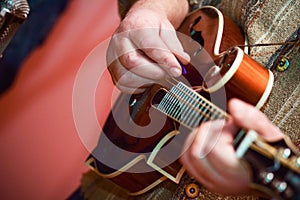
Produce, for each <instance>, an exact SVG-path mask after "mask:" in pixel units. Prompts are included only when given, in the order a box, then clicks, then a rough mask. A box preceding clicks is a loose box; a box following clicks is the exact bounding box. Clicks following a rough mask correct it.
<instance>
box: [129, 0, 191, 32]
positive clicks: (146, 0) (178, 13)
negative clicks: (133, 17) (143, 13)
mask: <svg viewBox="0 0 300 200" xmlns="http://www.w3.org/2000/svg"><path fill="white" fill-rule="evenodd" d="M137 9H151V10H153V11H154V12H156V13H158V14H159V15H161V16H164V17H166V18H167V19H168V20H169V21H170V22H171V24H172V25H173V26H174V27H175V28H177V27H179V25H180V24H181V22H182V21H183V19H184V18H185V16H186V14H187V13H188V10H189V5H188V1H187V0H163V1H162V0H139V1H137V2H135V3H134V4H133V5H132V7H131V9H130V10H129V12H128V13H127V14H129V13H131V12H134V11H135V10H137Z"/></svg>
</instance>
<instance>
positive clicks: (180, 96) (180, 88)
mask: <svg viewBox="0 0 300 200" xmlns="http://www.w3.org/2000/svg"><path fill="white" fill-rule="evenodd" d="M171 84H172V85H174V84H173V83H171ZM170 91H171V92H170ZM170 91H169V92H168V93H167V94H166V95H165V96H166V97H164V98H163V99H162V102H161V103H160V104H159V105H158V107H157V108H158V109H159V110H161V111H162V112H164V113H167V114H169V115H170V116H171V117H173V118H174V119H176V120H178V121H183V123H184V124H185V125H187V126H189V127H192V128H194V127H196V126H198V125H199V122H200V121H201V120H202V121H206V120H207V119H213V118H214V117H216V119H218V118H219V117H222V118H228V117H229V115H228V114H227V113H225V112H224V111H223V112H220V110H221V109H219V108H218V107H214V106H215V105H213V104H211V103H209V102H208V100H206V99H204V97H202V96H201V95H199V94H198V93H196V92H195V91H193V90H191V89H190V88H189V87H187V86H185V85H184V84H183V83H181V82H178V83H177V85H174V86H173V87H172V88H171V90H170ZM174 91H175V92H174ZM186 101H187V102H186ZM170 102H172V103H170ZM174 102H175V103H174ZM195 104H196V105H195ZM174 105H175V106H174ZM166 107H167V111H166ZM176 107H177V109H176ZM178 107H179V108H180V109H178ZM188 107H190V109H189V110H190V112H191V111H192V114H190V113H189V115H190V116H189V118H188V119H190V117H192V116H193V117H194V118H192V121H189V120H186V119H185V118H184V119H185V120H183V119H180V116H182V115H184V114H185V111H184V112H183V111H182V108H185V110H186V109H187V108H188ZM198 107H200V109H199V108H198ZM213 110H214V111H215V112H213ZM174 111H175V112H174ZM207 111H210V113H208V112H207ZM221 111H222V110H221ZM224 113H225V114H224ZM174 114H175V115H174ZM210 115H211V116H210ZM199 116H201V118H200V117H199ZM181 118H182V117H181Z"/></svg>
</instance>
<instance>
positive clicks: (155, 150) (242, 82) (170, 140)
mask: <svg viewBox="0 0 300 200" xmlns="http://www.w3.org/2000/svg"><path fill="white" fill-rule="evenodd" d="M178 31H179V32H181V33H183V34H184V35H186V36H188V37H191V38H193V39H194V41H196V42H195V45H190V44H189V42H186V41H182V45H183V47H184V49H185V50H186V51H187V52H189V53H190V54H191V58H192V60H191V64H189V65H187V66H184V67H185V71H186V72H185V73H184V74H183V75H182V77H180V78H179V79H178V81H181V82H183V83H186V84H188V85H189V86H190V87H191V88H194V87H195V88H199V86H202V85H203V80H204V79H205V75H207V74H208V75H210V73H211V68H213V67H215V66H220V65H219V64H220V63H221V64H222V67H221V68H220V73H219V76H220V77H218V78H216V80H215V77H213V75H211V76H210V77H212V80H213V81H212V83H210V84H209V85H206V86H205V87H200V88H201V89H200V90H197V93H199V94H200V95H201V96H203V97H204V98H205V99H207V100H208V101H211V102H213V103H214V104H216V105H217V106H218V107H220V108H221V109H223V110H226V103H227V102H228V100H229V99H231V98H239V99H242V100H244V101H246V102H249V103H251V104H252V105H256V106H257V107H258V108H260V107H261V106H262V105H263V104H264V102H265V101H266V100H267V98H268V96H269V94H270V91H271V88H272V84H273V76H272V73H271V72H270V71H268V70H267V69H265V68H264V67H262V66H261V65H260V64H258V63H257V62H255V61H254V60H252V59H251V58H250V57H249V56H247V55H246V54H245V53H244V50H242V49H241V48H238V47H235V46H236V45H241V44H242V45H243V44H245V38H244V34H243V32H242V31H241V30H240V28H239V27H238V26H237V25H236V24H235V23H233V22H232V21H231V20H230V19H229V18H228V17H226V16H224V15H222V13H221V12H220V11H218V10H217V9H216V8H214V7H209V6H207V7H202V8H200V9H198V10H196V11H195V12H193V13H191V14H190V15H189V16H187V18H186V19H185V21H184V22H183V23H182V25H181V27H180V28H179V29H178ZM225 36H226V37H225ZM197 45H198V46H197ZM195 46H197V47H196V48H195ZM232 47H233V51H232V52H228V53H226V55H227V54H228V55H227V56H226V58H225V59H223V60H222V59H221V57H222V56H221V55H222V53H224V52H226V51H227V50H228V49H230V48H232ZM199 48H204V49H205V50H206V52H207V53H206V54H209V56H210V59H209V60H207V59H206V58H205V57H201V56H202V55H201V54H199V56H196V57H193V54H194V53H195V52H196V51H197V50H199ZM206 54H205V55H206ZM224 55H225V54H224ZM203 66H204V67H203ZM169 89H170V87H169V86H168V85H161V84H155V85H153V86H152V87H150V88H149V89H148V90H147V91H146V92H144V93H142V94H135V95H129V94H123V93H121V95H120V96H119V98H118V100H117V101H116V103H115V104H114V107H113V109H112V111H111V112H110V114H109V116H108V118H107V120H106V123H105V125H104V127H103V131H102V133H101V135H100V139H99V142H98V145H97V146H96V148H95V149H94V151H93V152H92V154H91V155H90V156H89V158H88V159H87V161H86V163H87V164H88V165H89V167H90V168H91V169H92V170H94V171H95V172H96V173H98V174H99V175H101V176H103V177H105V178H108V179H110V180H111V181H113V182H114V183H116V184H117V185H119V186H121V187H122V188H124V189H125V190H126V191H127V192H128V193H130V194H131V195H139V194H142V193H144V192H146V191H149V190H150V189H152V188H153V187H155V186H156V185H158V184H159V183H161V182H162V181H164V180H166V179H170V180H172V181H174V182H175V183H178V182H179V181H180V179H181V177H182V175H183V173H184V171H185V169H184V167H183V166H182V165H181V164H180V163H179V162H178V158H179V157H180V155H181V151H182V146H183V143H184V141H185V139H186V137H187V136H188V134H189V132H190V129H189V128H187V127H186V126H184V125H181V124H180V123H178V122H177V121H176V120H174V119H172V118H171V117H168V116H166V115H164V114H163V113H162V112H160V111H159V110H157V109H155V107H154V105H155V104H156V102H155V101H154V100H156V99H157V98H158V99H159V95H160V93H161V92H162V93H163V92H164V91H168V90H169ZM220 96H221V97H222V98H221V100H220ZM199 124H200V123H199Z"/></svg>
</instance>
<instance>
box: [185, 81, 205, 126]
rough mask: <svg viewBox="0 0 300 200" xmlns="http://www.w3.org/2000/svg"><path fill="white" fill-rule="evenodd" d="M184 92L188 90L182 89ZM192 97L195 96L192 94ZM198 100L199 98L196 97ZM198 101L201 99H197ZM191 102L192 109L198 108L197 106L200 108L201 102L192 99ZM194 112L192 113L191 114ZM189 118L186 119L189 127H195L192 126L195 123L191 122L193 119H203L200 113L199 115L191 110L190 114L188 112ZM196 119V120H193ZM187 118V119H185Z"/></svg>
mask: <svg viewBox="0 0 300 200" xmlns="http://www.w3.org/2000/svg"><path fill="white" fill-rule="evenodd" d="M180 86H181V87H182V85H180ZM182 90H183V91H185V90H186V88H183V89H182ZM187 93H188V94H189V93H190V91H187ZM192 96H194V94H192ZM196 98H197V97H196ZM197 99H199V98H197ZM191 101H192V103H191V106H192V107H194V106H195V107H197V105H198V106H199V101H196V100H195V99H191ZM191 112H192V113H191ZM188 115H189V116H188V117H187V119H186V123H187V124H188V125H189V126H191V127H193V126H192V122H193V121H194V120H192V121H191V119H195V118H202V115H200V114H199V113H197V112H195V110H192V109H189V112H188ZM193 117H194V118H193ZM185 118H186V117H185Z"/></svg>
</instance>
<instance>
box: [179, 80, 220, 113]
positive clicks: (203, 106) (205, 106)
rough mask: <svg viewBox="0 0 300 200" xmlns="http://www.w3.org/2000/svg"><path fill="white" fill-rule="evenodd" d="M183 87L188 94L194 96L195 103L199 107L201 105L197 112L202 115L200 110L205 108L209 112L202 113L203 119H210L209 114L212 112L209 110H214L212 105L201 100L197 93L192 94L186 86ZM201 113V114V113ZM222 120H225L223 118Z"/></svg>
mask: <svg viewBox="0 0 300 200" xmlns="http://www.w3.org/2000/svg"><path fill="white" fill-rule="evenodd" d="M181 85H183V84H181ZM183 86H184V87H185V88H186V90H188V91H189V92H190V93H192V94H193V96H195V97H196V98H197V102H198V103H199V104H200V105H202V106H201V109H198V111H200V113H203V111H202V108H206V109H207V111H209V112H204V117H206V118H208V119H210V116H209V113H211V112H212V110H211V108H214V107H213V104H211V103H208V101H205V100H204V98H203V97H202V96H200V95H199V94H198V93H196V92H194V91H191V90H190V89H189V88H188V87H187V86H185V85H183ZM201 97H202V98H201ZM199 100H200V101H199ZM196 109H197V108H196ZM215 110H216V109H215ZM201 111H202V112H201ZM224 118H225V116H224Z"/></svg>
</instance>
